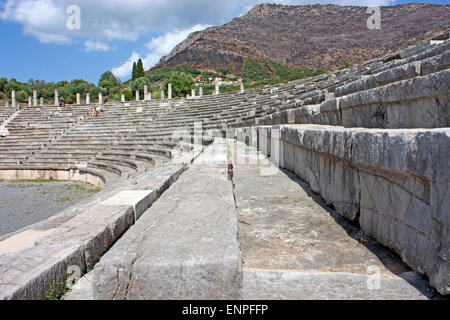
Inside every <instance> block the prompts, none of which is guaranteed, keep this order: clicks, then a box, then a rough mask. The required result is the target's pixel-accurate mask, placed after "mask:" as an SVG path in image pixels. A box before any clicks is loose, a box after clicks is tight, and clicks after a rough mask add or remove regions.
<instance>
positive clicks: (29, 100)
mask: <svg viewBox="0 0 450 320" xmlns="http://www.w3.org/2000/svg"><path fill="white" fill-rule="evenodd" d="M31 105H32V103H31V97H28V106H29V107H31Z"/></svg>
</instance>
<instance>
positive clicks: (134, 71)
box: [131, 62, 137, 80]
mask: <svg viewBox="0 0 450 320" xmlns="http://www.w3.org/2000/svg"><path fill="white" fill-rule="evenodd" d="M136 72H137V67H136V62H133V71H132V74H131V78H132V79H133V80H135V79H136Z"/></svg>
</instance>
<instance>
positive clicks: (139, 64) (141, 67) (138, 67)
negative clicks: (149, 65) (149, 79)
mask: <svg viewBox="0 0 450 320" xmlns="http://www.w3.org/2000/svg"><path fill="white" fill-rule="evenodd" d="M144 76H145V71H144V64H143V63H142V59H139V60H138V62H137V64H136V78H141V77H144Z"/></svg>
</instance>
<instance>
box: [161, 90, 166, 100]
mask: <svg viewBox="0 0 450 320" xmlns="http://www.w3.org/2000/svg"><path fill="white" fill-rule="evenodd" d="M164 98H165V96H164V89H161V100H164Z"/></svg>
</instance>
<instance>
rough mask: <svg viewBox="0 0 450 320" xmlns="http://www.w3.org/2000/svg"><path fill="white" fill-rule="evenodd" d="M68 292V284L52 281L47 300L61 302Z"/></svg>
mask: <svg viewBox="0 0 450 320" xmlns="http://www.w3.org/2000/svg"><path fill="white" fill-rule="evenodd" d="M68 291H69V289H68V288H67V285H66V282H56V281H55V280H52V283H51V284H50V289H49V291H48V292H47V295H46V298H47V299H48V300H53V301H56V300H61V298H62V297H63V296H64V295H65V294H66V293H67V292H68Z"/></svg>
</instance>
